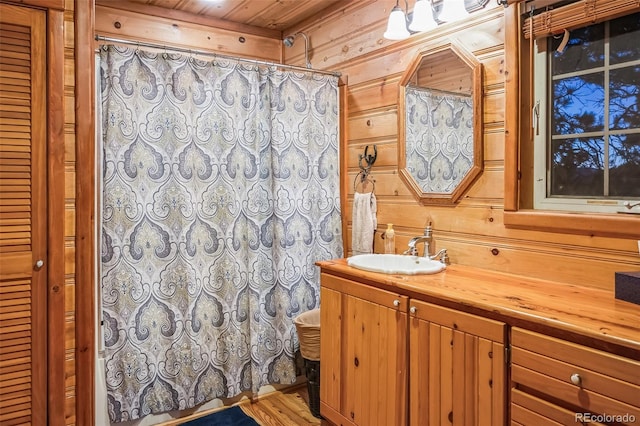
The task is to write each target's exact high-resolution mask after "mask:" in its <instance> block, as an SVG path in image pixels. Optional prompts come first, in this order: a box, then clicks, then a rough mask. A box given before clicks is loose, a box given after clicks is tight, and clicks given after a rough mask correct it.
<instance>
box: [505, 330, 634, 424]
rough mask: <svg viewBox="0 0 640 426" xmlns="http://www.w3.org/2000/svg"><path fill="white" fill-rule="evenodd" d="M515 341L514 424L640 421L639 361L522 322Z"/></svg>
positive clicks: (515, 332)
mask: <svg viewBox="0 0 640 426" xmlns="http://www.w3.org/2000/svg"><path fill="white" fill-rule="evenodd" d="M511 344H512V359H511V381H512V387H511V419H512V424H514V425H536V426H538V425H566V424H574V423H576V424H583V423H584V424H587V423H589V424H601V423H604V424H635V423H636V422H637V421H640V362H639V361H636V360H633V359H629V358H625V357H622V356H618V355H614V354H611V353H608V352H603V351H600V350H596V349H593V348H590V347H587V346H583V345H579V344H576V343H572V342H568V341H565V340H561V339H557V338H554V337H550V336H546V335H543V334H539V333H536V332H533V331H529V330H524V329H521V328H519V327H513V328H512V330H511ZM586 416H589V418H588V419H587V417H586ZM599 422H601V423H599Z"/></svg>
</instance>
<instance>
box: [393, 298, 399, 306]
mask: <svg viewBox="0 0 640 426" xmlns="http://www.w3.org/2000/svg"><path fill="white" fill-rule="evenodd" d="M393 306H395V307H398V306H400V301H399V300H398V299H396V300H394V301H393Z"/></svg>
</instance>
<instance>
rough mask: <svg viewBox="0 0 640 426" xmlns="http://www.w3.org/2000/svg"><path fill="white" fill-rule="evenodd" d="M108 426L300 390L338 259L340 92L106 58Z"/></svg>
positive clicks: (253, 73) (323, 83)
mask: <svg viewBox="0 0 640 426" xmlns="http://www.w3.org/2000/svg"><path fill="white" fill-rule="evenodd" d="M100 71H101V77H100V78H101V82H102V85H101V90H102V93H101V97H102V111H103V112H102V126H103V138H102V142H103V153H104V158H103V182H102V184H103V195H102V197H103V199H102V203H103V210H102V238H101V243H102V248H101V256H102V264H101V285H102V307H103V311H102V317H103V321H104V334H105V337H104V343H105V363H106V376H107V377H106V381H107V388H108V405H109V414H110V417H111V421H113V422H120V421H127V420H133V419H137V418H140V417H142V416H145V415H147V414H150V413H159V412H164V411H169V410H176V409H185V408H190V407H193V406H196V405H198V404H201V403H203V402H205V401H208V400H211V399H214V398H225V397H232V396H235V395H238V394H240V393H242V392H245V391H251V392H256V391H257V390H258V389H259V388H260V387H261V386H263V385H265V384H276V383H278V384H291V383H293V382H294V381H295V379H296V377H295V376H296V370H295V363H294V354H295V351H296V349H297V346H298V341H297V336H296V333H295V327H294V325H293V321H292V319H293V318H294V317H295V316H297V315H298V314H300V313H302V312H304V311H307V310H310V309H313V308H316V307H318V306H319V271H318V268H317V267H316V266H315V265H314V263H315V262H316V261H318V260H323V259H330V258H335V257H341V256H342V255H343V247H342V236H341V233H342V230H341V220H340V197H339V160H338V155H339V154H338V153H339V151H338V92H337V79H336V78H335V77H330V76H325V75H318V74H317V73H316V74H314V73H311V72H309V73H307V72H305V73H294V72H285V71H279V70H277V69H275V68H273V67H271V68H268V67H257V66H253V65H246V64H242V63H240V62H235V61H228V60H227V61H225V60H214V61H202V60H197V59H194V58H190V57H187V56H181V55H177V54H167V53H149V52H144V51H140V50H133V49H127V48H121V47H115V46H103V47H102V49H101V67H100Z"/></svg>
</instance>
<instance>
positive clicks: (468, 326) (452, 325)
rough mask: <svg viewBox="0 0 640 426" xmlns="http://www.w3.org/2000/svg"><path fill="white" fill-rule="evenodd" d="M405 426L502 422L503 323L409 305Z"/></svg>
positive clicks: (413, 302) (476, 425)
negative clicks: (407, 384) (407, 393)
mask: <svg viewBox="0 0 640 426" xmlns="http://www.w3.org/2000/svg"><path fill="white" fill-rule="evenodd" d="M409 312H410V319H409V372H410V374H409V424H410V425H412V426H428V425H449V424H451V425H472V426H481V425H487V426H496V425H503V424H505V415H506V414H505V411H506V391H505V380H506V364H505V358H504V343H505V332H506V324H504V323H502V322H499V321H493V320H490V319H486V318H482V317H478V316H475V315H470V314H467V313H464V312H459V311H455V310H452V309H448V308H444V307H441V306H437V305H432V304H429V303H425V302H421V301H417V300H413V299H412V300H411V301H410V302H409Z"/></svg>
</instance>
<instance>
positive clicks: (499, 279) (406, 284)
mask: <svg viewBox="0 0 640 426" xmlns="http://www.w3.org/2000/svg"><path fill="white" fill-rule="evenodd" d="M317 265H318V266H320V269H321V272H323V273H328V274H332V275H338V276H341V277H343V278H348V279H352V280H355V281H359V282H363V283H365V284H369V285H373V286H375V287H379V288H382V289H385V290H389V291H396V292H398V293H399V294H404V295H407V296H409V297H414V298H417V299H422V300H426V301H430V302H435V303H440V304H442V305H444V306H448V307H452V308H455V309H459V310H462V311H465V312H469V313H475V314H478V315H483V316H486V317H489V318H494V319H499V320H502V321H505V322H507V323H508V324H510V325H513V326H521V327H525V328H529V329H532V330H534V331H540V332H544V333H547V334H549V335H552V336H556V337H559V338H565V339H568V340H572V341H575V342H577V343H582V344H586V345H589V346H591V347H596V348H599V349H602V350H607V351H609V352H613V353H617V354H620V355H624V356H629V357H631V358H634V359H638V360H640V305H635V304H633V303H629V302H625V301H621V300H617V299H615V297H614V294H613V292H608V291H605V290H599V289H593V288H588V287H580V286H575V285H569V284H563V283H557V282H552V281H545V280H540V279H534V278H528V277H524V276H519V275H513V274H507V273H502V272H493V271H489V270H485V269H480V268H473V267H469V266H464V265H449V266H447V269H446V270H444V271H443V272H439V273H437V274H433V275H400V274H398V275H391V274H382V273H376V272H368V271H363V270H360V269H356V268H353V267H351V266H349V265H347V261H346V259H334V260H328V261H322V262H317ZM541 267H543V265H541Z"/></svg>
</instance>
